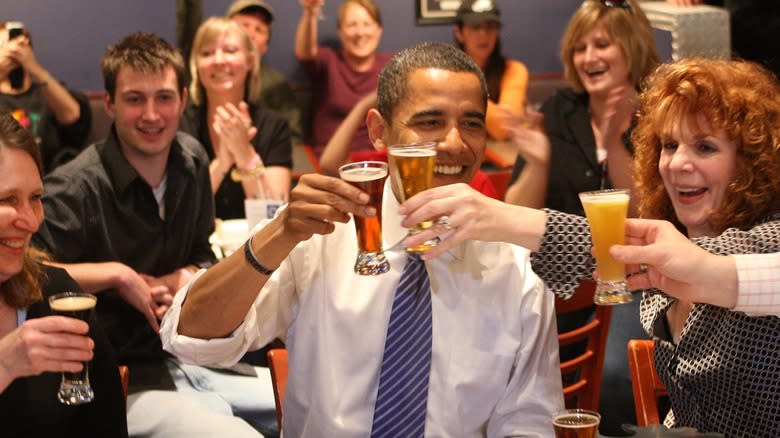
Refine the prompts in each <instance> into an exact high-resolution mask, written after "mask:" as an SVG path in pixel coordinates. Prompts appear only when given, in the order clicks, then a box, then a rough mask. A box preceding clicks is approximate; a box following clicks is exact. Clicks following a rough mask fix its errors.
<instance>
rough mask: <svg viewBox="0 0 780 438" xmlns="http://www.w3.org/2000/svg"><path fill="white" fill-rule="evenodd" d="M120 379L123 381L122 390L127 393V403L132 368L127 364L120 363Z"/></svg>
mask: <svg viewBox="0 0 780 438" xmlns="http://www.w3.org/2000/svg"><path fill="white" fill-rule="evenodd" d="M119 380H120V381H121V382H122V392H123V393H124V394H125V404H127V391H128V387H129V386H130V369H129V368H127V365H119Z"/></svg>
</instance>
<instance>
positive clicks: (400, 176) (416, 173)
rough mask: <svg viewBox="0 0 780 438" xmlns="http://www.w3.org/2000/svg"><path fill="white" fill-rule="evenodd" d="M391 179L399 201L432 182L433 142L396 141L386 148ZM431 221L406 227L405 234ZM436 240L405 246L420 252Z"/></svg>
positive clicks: (418, 191)
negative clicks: (391, 174) (398, 195)
mask: <svg viewBox="0 0 780 438" xmlns="http://www.w3.org/2000/svg"><path fill="white" fill-rule="evenodd" d="M387 156H388V159H389V161H390V171H391V172H392V173H393V178H392V183H393V184H395V185H396V192H397V193H399V194H400V196H401V199H400V200H399V201H400V202H404V201H406V200H407V199H409V198H411V197H412V196H414V195H416V194H418V193H420V192H422V191H424V190H427V189H429V188H431V186H433V166H434V165H435V164H436V143H435V142H432V141H430V142H425V143H409V144H397V145H392V146H390V147H388V148H387ZM431 225H433V221H425V222H421V223H419V224H417V225H415V226H414V227H412V228H411V229H410V230H409V234H414V233H418V232H420V231H422V230H425V229H428V228H430V227H431ZM438 243H439V242H438V240H436V239H432V240H428V241H426V242H424V243H422V244H420V245H417V246H414V247H410V248H407V249H406V250H407V251H409V252H415V253H421V252H425V251H426V250H428V249H431V248H433V247H434V246H436V244H438Z"/></svg>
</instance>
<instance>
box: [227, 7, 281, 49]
mask: <svg viewBox="0 0 780 438" xmlns="http://www.w3.org/2000/svg"><path fill="white" fill-rule="evenodd" d="M232 18H233V21H235V22H236V23H238V25H239V26H241V28H242V29H244V32H246V34H247V35H249V38H250V39H251V40H252V44H254V45H255V46H256V47H257V54H258V55H259V56H263V55H265V52H266V51H267V50H268V40H269V39H270V38H271V26H270V25H269V24H268V22H266V21H265V18H264V16H263V14H262V13H261V12H250V11H248V12H240V13H238V14H236V15H234V16H233V17H232Z"/></svg>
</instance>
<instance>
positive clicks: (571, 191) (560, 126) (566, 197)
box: [511, 88, 633, 216]
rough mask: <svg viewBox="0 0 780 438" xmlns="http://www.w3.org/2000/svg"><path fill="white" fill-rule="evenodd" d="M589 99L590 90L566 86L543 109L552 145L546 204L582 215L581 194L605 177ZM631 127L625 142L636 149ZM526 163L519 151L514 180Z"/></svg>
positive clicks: (608, 183) (610, 183)
mask: <svg viewBox="0 0 780 438" xmlns="http://www.w3.org/2000/svg"><path fill="white" fill-rule="evenodd" d="M588 100H589V97H588V94H587V93H575V92H574V90H572V89H570V88H565V89H561V90H558V92H557V93H556V94H555V95H553V96H551V97H550V98H549V99H547V100H546V101H545V102H544V104H543V105H542V110H541V111H542V113H543V114H544V130H545V132H546V133H547V137H548V138H549V139H550V147H551V151H550V168H549V176H548V180H547V195H546V197H545V200H544V206H545V207H547V208H552V209H554V210H558V211H562V212H565V213H572V214H577V215H580V216H584V215H585V211H584V210H583V209H582V204H581V203H580V199H579V196H578V194H579V193H580V192H585V191H589V190H598V189H600V188H601V179H602V168H601V166H600V165H599V163H598V160H597V158H596V138H595V137H594V136H593V129H592V128H591V126H590V114H589V113H588ZM629 131H630V130H629ZM629 131H626V133H625V134H624V136H623V139H624V142H623V143H624V144H625V145H626V148H627V149H629V151H631V152H633V149H632V148H631V144H630V143H629V142H628V141H627V140H628V138H629ZM524 166H525V160H523V159H522V156H520V155H518V157H517V162H516V163H515V168H514V170H513V171H512V179H511V182H514V181H515V180H516V179H517V178H518V177H519V176H520V172H521V171H522V170H523V167H524ZM604 178H605V181H604V182H605V184H604V188H611V187H612V182H611V181H610V180H609V177H608V175H604Z"/></svg>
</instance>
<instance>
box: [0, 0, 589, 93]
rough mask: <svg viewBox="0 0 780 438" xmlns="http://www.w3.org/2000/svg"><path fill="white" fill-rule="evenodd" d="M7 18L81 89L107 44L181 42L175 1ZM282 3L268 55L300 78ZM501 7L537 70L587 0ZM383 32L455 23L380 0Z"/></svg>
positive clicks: (209, 1) (18, 13)
mask: <svg viewBox="0 0 780 438" xmlns="http://www.w3.org/2000/svg"><path fill="white" fill-rule="evenodd" d="M0 1H1V2H2V7H1V8H0V9H2V11H1V12H0V14H1V16H0V20H19V21H23V22H24V23H25V24H26V25H27V26H28V27H29V29H30V32H31V33H32V35H33V40H34V45H35V52H36V54H37V56H38V59H39V61H40V62H41V64H43V65H44V66H45V67H46V68H47V69H49V70H50V71H51V72H52V73H53V74H54V76H55V77H57V78H58V79H60V80H62V81H65V82H66V83H67V84H68V85H70V86H72V87H74V88H76V89H81V90H86V91H94V90H102V89H103V84H102V79H101V77H100V70H99V62H100V58H101V56H102V55H103V51H104V50H105V47H106V46H107V45H109V44H111V43H113V42H114V41H116V40H118V39H119V38H121V37H122V36H124V35H127V34H129V33H131V32H133V31H136V30H144V31H148V32H154V33H156V34H158V35H160V36H162V37H164V38H166V39H168V40H169V41H174V38H175V29H176V27H175V26H176V1H175V0H163V1H160V0H125V1H122V0H69V1H64V0H0ZM267 1H268V2H269V3H270V4H271V5H272V6H273V7H274V9H275V10H276V21H275V22H274V28H273V40H272V42H271V48H270V50H269V52H268V53H267V54H266V57H265V58H264V60H265V62H268V63H269V64H270V65H273V66H275V67H276V68H278V69H280V70H282V71H284V72H285V73H287V74H288V75H290V77H292V78H293V80H303V78H304V77H303V75H302V73H301V72H300V69H299V68H298V65H297V63H296V61H295V57H294V55H293V44H294V38H295V27H296V25H297V23H298V18H299V16H300V5H299V2H298V0H267ZM498 2H499V5H500V6H501V8H502V19H503V23H504V26H503V30H502V41H503V45H504V53H505V54H506V55H507V56H510V57H512V58H516V59H519V60H521V61H523V62H524V63H525V64H526V65H527V66H528V68H529V69H530V70H531V72H532V73H545V72H558V71H561V65H560V62H559V61H558V55H557V53H558V43H559V40H560V35H561V33H562V32H563V28H564V27H565V26H566V22H567V20H568V17H569V16H570V15H571V13H572V12H573V11H574V10H575V9H576V8H577V6H578V5H579V4H580V3H581V0H498ZM340 3H341V2H340V1H337V0H327V1H326V7H325V15H326V20H325V21H324V22H322V23H321V25H320V26H321V30H320V32H321V35H320V41H334V40H337V38H336V32H335V27H336V20H335V19H336V11H337V9H338V6H339V4H340ZM377 3H378V4H379V5H380V7H381V8H382V13H383V17H382V18H383V21H384V35H383V39H382V45H381V47H380V49H381V50H382V51H396V50H399V49H401V48H403V47H407V46H410V45H412V44H414V43H417V42H421V41H443V42H450V41H452V28H451V26H450V25H425V26H418V25H417V24H416V23H415V21H416V18H415V17H416V6H415V0H411V1H410V0H377ZM228 4H230V0H203V15H204V16H210V15H218V14H222V13H224V11H225V9H227V6H228Z"/></svg>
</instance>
